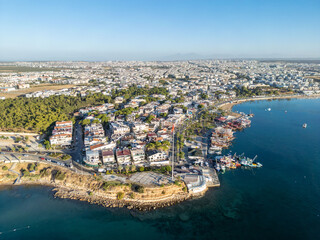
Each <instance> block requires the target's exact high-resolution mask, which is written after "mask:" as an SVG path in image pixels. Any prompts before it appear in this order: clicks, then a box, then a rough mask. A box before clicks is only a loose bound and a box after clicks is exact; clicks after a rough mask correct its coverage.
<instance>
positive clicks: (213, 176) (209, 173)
mask: <svg viewBox="0 0 320 240" xmlns="http://www.w3.org/2000/svg"><path fill="white" fill-rule="evenodd" d="M202 174H203V176H205V177H206V180H207V187H220V181H219V177H218V174H217V172H216V170H215V169H212V168H202Z"/></svg>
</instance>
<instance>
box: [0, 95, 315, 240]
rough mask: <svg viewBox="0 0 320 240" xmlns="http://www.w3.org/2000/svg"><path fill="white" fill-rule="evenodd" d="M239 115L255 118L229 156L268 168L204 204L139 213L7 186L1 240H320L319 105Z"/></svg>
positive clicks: (257, 106)
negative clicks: (251, 159) (239, 156)
mask: <svg viewBox="0 0 320 240" xmlns="http://www.w3.org/2000/svg"><path fill="white" fill-rule="evenodd" d="M269 107H270V108H271V109H272V110H271V111H270V112H268V111H265V109H266V108H269ZM234 109H235V110H238V111H243V112H246V113H249V112H250V110H251V111H252V113H254V114H255V117H254V118H253V119H252V126H251V127H250V128H247V129H245V130H244V131H242V132H238V133H237V134H236V139H235V141H234V143H233V145H232V147H231V148H230V150H232V152H237V153H238V154H240V153H242V152H244V153H245V154H246V155H247V156H249V157H254V156H255V155H256V154H257V155H258V161H260V162H261V163H262V164H263V168H261V169H254V170H245V169H237V170H232V171H227V172H226V173H225V174H223V175H219V177H220V180H221V187H220V188H217V189H211V190H209V191H208V192H207V193H206V195H205V197H203V198H200V199H193V200H190V201H186V202H184V203H181V204H179V205H176V206H173V207H168V208H164V209H159V210H156V211H151V212H142V213H141V212H135V211H131V212H130V211H128V210H126V209H105V208H103V207H100V206H95V205H90V204H87V203H82V202H78V201H73V200H66V199H54V198H53V197H52V193H51V191H50V188H47V187H23V186H19V187H11V188H5V189H2V191H0V232H2V234H0V239H246V240H248V239H320V99H313V100H310V99H305V100H304V99H303V100H281V101H279V100H276V101H258V102H252V103H244V104H241V105H238V106H235V108H234ZM285 110H287V113H285ZM305 122H306V123H307V124H308V127H307V128H306V129H303V128H302V124H303V123H305ZM228 151H229V150H228ZM28 226H30V227H29V228H28ZM13 229H16V231H14V230H13Z"/></svg>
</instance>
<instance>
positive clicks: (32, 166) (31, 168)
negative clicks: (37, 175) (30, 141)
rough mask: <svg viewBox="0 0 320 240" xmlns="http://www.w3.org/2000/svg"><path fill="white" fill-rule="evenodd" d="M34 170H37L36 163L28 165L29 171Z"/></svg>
mask: <svg viewBox="0 0 320 240" xmlns="http://www.w3.org/2000/svg"><path fill="white" fill-rule="evenodd" d="M34 168H35V165H34V163H30V164H29V165H28V169H29V171H34Z"/></svg>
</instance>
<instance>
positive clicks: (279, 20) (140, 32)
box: [0, 0, 320, 61]
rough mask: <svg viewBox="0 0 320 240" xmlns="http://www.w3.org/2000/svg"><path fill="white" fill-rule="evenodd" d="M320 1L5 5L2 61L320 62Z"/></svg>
mask: <svg viewBox="0 0 320 240" xmlns="http://www.w3.org/2000/svg"><path fill="white" fill-rule="evenodd" d="M319 13H320V1H319V0H313V1H312V0H303V1H300V0H291V1H286V0H283V1H281V0H278V1H274V0H255V1H248V0H211V1H205V0H203V1H202V0H194V1H189V0H171V1H167V0H148V1H135V0H131V1H124V0H123V1H121V0H114V1H102V0H101V1H97V0H90V1H89V0H87V1H81V0H78V1H72V0H64V1H60V0H51V1H46V0H42V1H33V0H28V1H27V0H21V1H16V0H0V32H1V36H0V60H1V61H7V60H11V61H12V60H13V61H14V60H97V61H103V60H174V59H187V58H320V27H319V26H320V14H319Z"/></svg>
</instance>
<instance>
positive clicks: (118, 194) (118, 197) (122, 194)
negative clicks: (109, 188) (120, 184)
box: [117, 192, 124, 200]
mask: <svg viewBox="0 0 320 240" xmlns="http://www.w3.org/2000/svg"><path fill="white" fill-rule="evenodd" d="M123 197H124V193H123V192H118V193H117V199H118V200H121V199H122V198H123Z"/></svg>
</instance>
